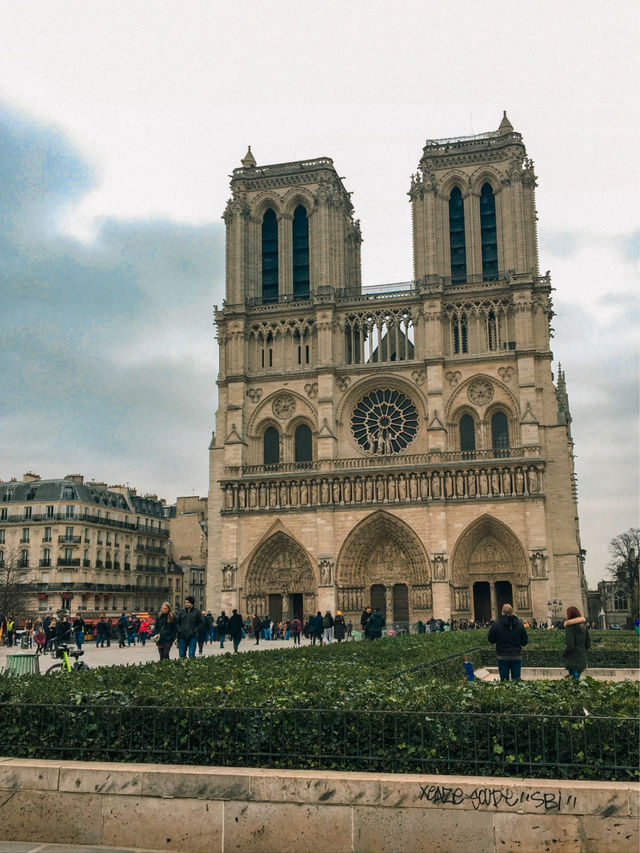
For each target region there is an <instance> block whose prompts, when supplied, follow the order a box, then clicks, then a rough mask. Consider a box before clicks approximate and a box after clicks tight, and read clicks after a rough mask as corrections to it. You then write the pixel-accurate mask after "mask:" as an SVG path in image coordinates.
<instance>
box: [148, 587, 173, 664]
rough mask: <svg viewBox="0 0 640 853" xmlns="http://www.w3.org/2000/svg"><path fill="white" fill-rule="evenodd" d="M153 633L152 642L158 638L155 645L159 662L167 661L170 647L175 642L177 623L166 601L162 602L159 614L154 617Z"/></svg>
mask: <svg viewBox="0 0 640 853" xmlns="http://www.w3.org/2000/svg"><path fill="white" fill-rule="evenodd" d="M154 631H155V633H154V635H153V637H154V640H155V638H156V637H157V638H158V639H157V640H156V643H157V649H158V654H159V655H160V660H169V653H170V651H171V646H172V645H173V644H174V643H175V640H176V633H177V631H178V623H177V622H176V617H175V614H174V612H173V608H172V607H171V605H170V604H169V602H168V601H165V602H164V604H163V605H162V607H161V608H160V613H158V615H157V616H156V622H155V625H154Z"/></svg>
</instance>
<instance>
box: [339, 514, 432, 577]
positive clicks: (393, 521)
mask: <svg viewBox="0 0 640 853" xmlns="http://www.w3.org/2000/svg"><path fill="white" fill-rule="evenodd" d="M387 544H391V545H392V546H393V548H394V549H396V551H397V553H398V554H399V555H400V556H401V557H402V562H403V564H404V567H403V568H402V569H401V571H400V574H402V577H401V578H400V577H399V578H398V579H399V580H403V581H404V582H406V583H411V584H424V583H427V582H428V581H429V580H430V577H431V571H430V568H429V557H428V556H427V553H426V551H425V550H424V547H423V545H422V542H421V541H420V539H419V537H418V536H417V534H416V533H415V532H414V531H413V530H412V528H411V527H409V525H408V524H407V523H406V522H404V521H402V520H401V519H399V518H397V517H396V516H395V515H392V514H391V513H389V512H386V511H385V510H378V511H377V512H374V513H372V514H371V515H369V516H367V518H365V519H363V520H362V521H361V522H360V523H359V524H357V525H356V527H354V529H353V530H352V531H351V533H350V534H349V535H348V536H347V538H346V539H345V541H344V544H343V545H342V548H341V549H340V554H339V556H338V566H337V573H336V581H337V583H338V586H359V585H363V584H365V583H366V582H367V580H368V579H369V580H370V579H371V578H368V568H369V567H370V566H371V557H372V555H373V554H374V553H375V552H377V551H378V550H379V549H380V547H381V546H384V545H387ZM390 579H391V578H390Z"/></svg>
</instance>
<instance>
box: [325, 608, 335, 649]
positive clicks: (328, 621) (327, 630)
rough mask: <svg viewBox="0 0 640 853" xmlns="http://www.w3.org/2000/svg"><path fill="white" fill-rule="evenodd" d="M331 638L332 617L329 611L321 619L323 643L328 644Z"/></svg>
mask: <svg viewBox="0 0 640 853" xmlns="http://www.w3.org/2000/svg"><path fill="white" fill-rule="evenodd" d="M332 636H333V616H332V615H331V611H330V610H327V612H326V613H325V614H324V616H323V617H322V639H323V640H324V642H325V643H330V642H331V639H332Z"/></svg>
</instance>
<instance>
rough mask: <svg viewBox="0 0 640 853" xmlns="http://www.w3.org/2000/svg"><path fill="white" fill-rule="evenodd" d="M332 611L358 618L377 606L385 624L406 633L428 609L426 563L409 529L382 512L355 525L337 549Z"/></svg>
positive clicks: (418, 541)
mask: <svg viewBox="0 0 640 853" xmlns="http://www.w3.org/2000/svg"><path fill="white" fill-rule="evenodd" d="M336 582H337V587H338V608H339V609H340V610H342V611H343V613H344V614H345V618H347V617H348V618H349V619H351V620H352V621H355V620H356V619H359V618H360V613H361V612H362V608H364V607H368V606H371V607H372V608H374V609H375V608H376V607H377V608H378V609H379V610H380V612H381V613H382V614H383V616H384V617H385V619H386V621H387V626H388V627H392V625H393V626H395V627H396V628H403V629H405V630H407V629H408V628H409V626H410V624H411V623H412V622H418V620H423V621H425V620H426V619H427V618H428V617H429V615H430V610H431V583H430V573H429V564H428V559H427V556H426V554H425V552H424V549H423V547H422V544H421V542H420V540H419V539H418V537H417V536H416V534H415V533H414V532H413V530H412V529H411V528H410V527H409V526H408V525H407V524H405V523H404V522H403V521H401V520H400V519H398V518H396V517H395V516H394V515H392V514H391V513H388V512H384V511H381V512H376V513H374V514H373V515H371V516H369V517H368V518H367V519H366V520H365V521H363V522H362V523H361V524H359V525H358V527H356V528H355V530H353V531H352V533H351V534H350V535H349V537H348V538H347V540H346V542H345V543H344V545H343V546H342V550H341V552H340V555H339V558H338V567H337V573H336Z"/></svg>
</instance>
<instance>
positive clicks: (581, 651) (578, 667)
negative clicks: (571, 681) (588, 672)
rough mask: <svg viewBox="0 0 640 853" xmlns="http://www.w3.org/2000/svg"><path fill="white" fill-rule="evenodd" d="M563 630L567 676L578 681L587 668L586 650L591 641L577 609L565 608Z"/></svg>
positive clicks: (583, 619)
mask: <svg viewBox="0 0 640 853" xmlns="http://www.w3.org/2000/svg"><path fill="white" fill-rule="evenodd" d="M564 629H565V638H564V651H563V653H562V654H563V656H564V665H565V666H566V668H567V669H568V670H569V675H572V676H573V677H574V678H575V680H576V681H578V679H579V678H580V673H581V672H584V670H585V669H586V668H587V650H588V649H589V648H590V647H591V639H590V638H589V629H588V628H587V623H586V621H585V618H584V616H583V615H582V613H580V611H579V610H578V608H577V607H573V606H572V607H567V619H566V622H565V623H564Z"/></svg>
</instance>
